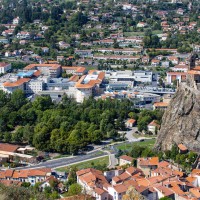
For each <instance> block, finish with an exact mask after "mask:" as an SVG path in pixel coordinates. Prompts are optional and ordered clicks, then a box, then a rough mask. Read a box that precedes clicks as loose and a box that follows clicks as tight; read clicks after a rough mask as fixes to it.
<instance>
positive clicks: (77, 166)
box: [56, 156, 109, 172]
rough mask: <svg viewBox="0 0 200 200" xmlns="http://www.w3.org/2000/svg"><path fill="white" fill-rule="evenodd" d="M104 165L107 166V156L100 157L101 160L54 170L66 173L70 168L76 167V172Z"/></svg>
mask: <svg viewBox="0 0 200 200" xmlns="http://www.w3.org/2000/svg"><path fill="white" fill-rule="evenodd" d="M104 164H106V166H107V165H108V164H109V157H108V156H104V157H101V158H97V159H93V160H89V161H85V162H80V163H78V164H74V165H70V166H67V167H61V168H57V169H56V170H58V171H62V172H63V171H66V172H68V171H69V169H70V168H71V167H76V168H77V169H78V170H80V169H84V168H90V167H93V166H97V165H104Z"/></svg>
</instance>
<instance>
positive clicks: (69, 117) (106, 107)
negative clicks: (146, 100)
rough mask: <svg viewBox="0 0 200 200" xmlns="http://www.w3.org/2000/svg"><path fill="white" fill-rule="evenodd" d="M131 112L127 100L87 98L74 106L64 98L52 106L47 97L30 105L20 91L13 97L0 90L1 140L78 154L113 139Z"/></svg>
mask: <svg viewBox="0 0 200 200" xmlns="http://www.w3.org/2000/svg"><path fill="white" fill-rule="evenodd" d="M130 111H134V109H133V108H132V103H131V102H129V101H128V100H124V101H119V100H106V101H102V100H98V101H96V100H94V99H89V100H87V101H85V102H84V103H83V104H77V103H76V102H75V101H73V100H72V99H69V98H67V97H64V98H63V100H62V103H60V104H54V103H52V101H51V98H50V97H49V96H40V97H37V98H36V99H35V101H34V102H30V101H28V100H27V99H26V98H25V95H24V93H23V92H22V91H21V90H17V91H15V92H14V93H13V94H12V95H8V94H6V93H4V92H3V91H0V139H1V140H2V141H5V142H11V141H12V142H15V143H29V144H32V145H34V146H35V147H36V148H37V149H39V150H44V151H56V152H62V153H77V152H78V149H81V148H84V147H85V146H86V145H87V144H89V143H99V142H100V141H101V140H102V139H105V138H116V137H117V136H118V133H117V131H116V130H124V128H125V125H124V120H125V119H126V118H127V117H128V116H127V115H128V113H129V112H130Z"/></svg>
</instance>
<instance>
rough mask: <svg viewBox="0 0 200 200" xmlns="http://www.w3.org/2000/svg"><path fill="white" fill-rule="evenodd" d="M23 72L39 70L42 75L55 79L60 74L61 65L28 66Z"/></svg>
mask: <svg viewBox="0 0 200 200" xmlns="http://www.w3.org/2000/svg"><path fill="white" fill-rule="evenodd" d="M24 70H27V71H29V70H39V71H40V72H41V73H42V74H43V75H46V76H50V77H53V78H57V77H59V76H60V75H61V73H62V68H61V65H59V64H30V65H28V66H26V67H25V68H24Z"/></svg>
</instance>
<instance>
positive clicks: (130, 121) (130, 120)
mask: <svg viewBox="0 0 200 200" xmlns="http://www.w3.org/2000/svg"><path fill="white" fill-rule="evenodd" d="M127 122H128V123H130V124H134V123H135V122H136V120H135V119H129V120H128V121H127Z"/></svg>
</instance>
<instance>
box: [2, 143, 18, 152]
mask: <svg viewBox="0 0 200 200" xmlns="http://www.w3.org/2000/svg"><path fill="white" fill-rule="evenodd" d="M19 147H20V146H18V145H14V144H7V143H0V151H8V152H16V151H17V149H18V148H19Z"/></svg>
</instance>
